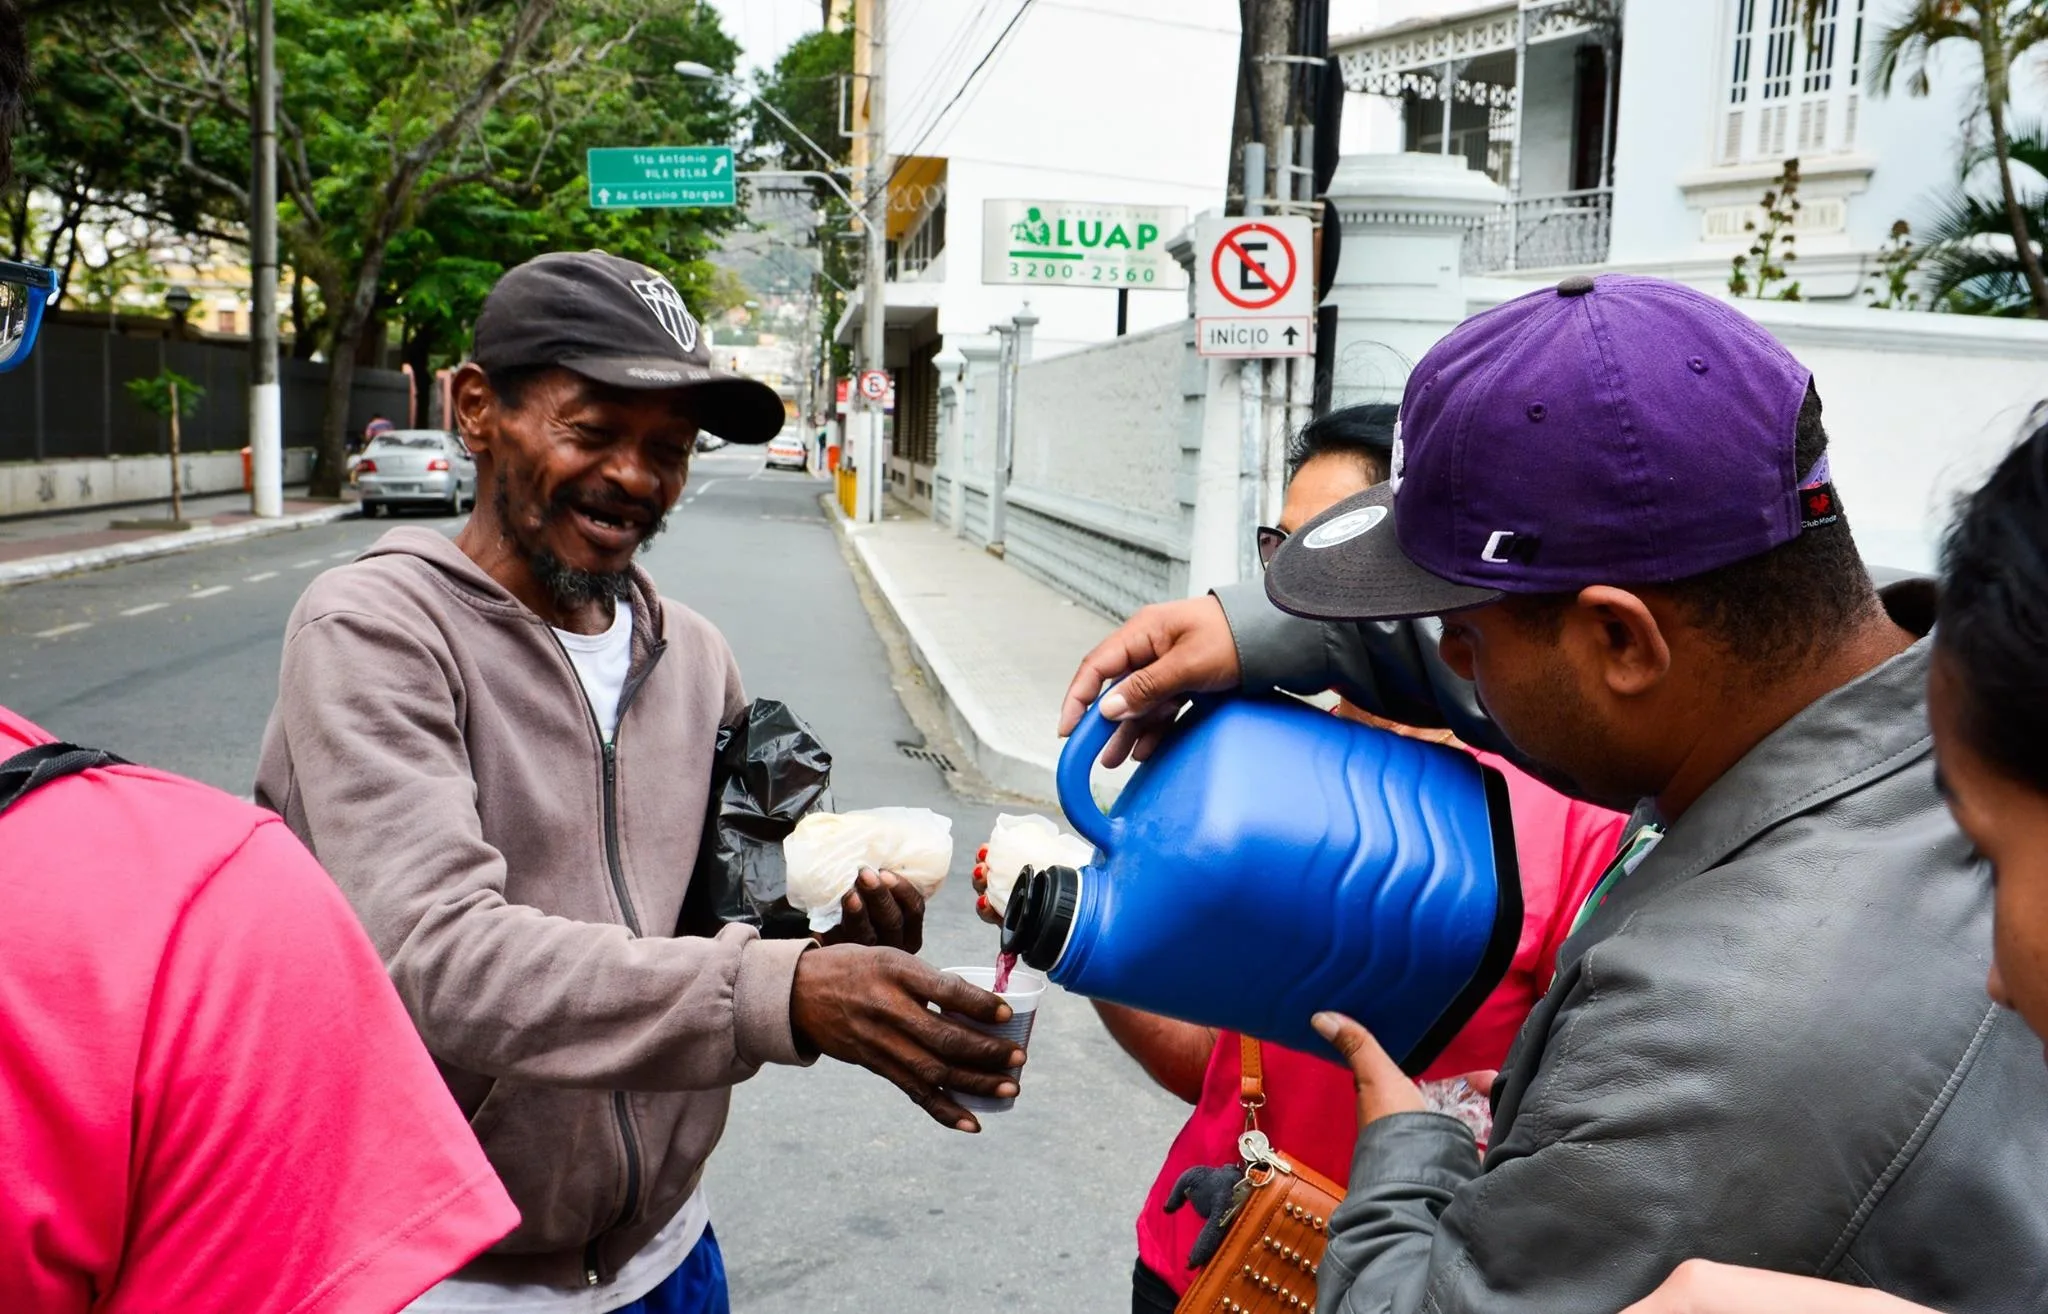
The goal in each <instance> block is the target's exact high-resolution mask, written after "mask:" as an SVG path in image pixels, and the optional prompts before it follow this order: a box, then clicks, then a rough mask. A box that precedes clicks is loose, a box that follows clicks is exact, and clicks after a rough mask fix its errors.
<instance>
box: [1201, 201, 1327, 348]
mask: <svg viewBox="0 0 2048 1314" xmlns="http://www.w3.org/2000/svg"><path fill="white" fill-rule="evenodd" d="M1197 238H1198V240H1197V243H1196V247H1195V250H1196V254H1197V261H1196V265H1195V271H1196V280H1197V281H1196V284H1195V346H1196V349H1197V350H1198V351H1199V352H1200V353H1201V354H1202V355H1204V356H1254V357H1256V356H1309V355H1313V354H1314V353H1315V340H1314V335H1313V333H1312V331H1311V325H1313V324H1314V322H1315V280H1314V278H1313V277H1311V276H1310V271H1309V270H1308V268H1307V266H1308V264H1309V262H1310V253H1311V252H1312V251H1313V250H1314V249H1315V247H1314V241H1315V237H1314V228H1313V226H1312V225H1311V224H1310V223H1309V221H1308V220H1307V219H1306V218H1303V217H1301V216H1299V215H1274V216H1270V217H1264V218H1256V219H1251V218H1237V219H1217V220H1211V221H1210V222H1208V223H1206V224H1204V225H1202V227H1201V229H1200V230H1199V232H1198V233H1197Z"/></svg>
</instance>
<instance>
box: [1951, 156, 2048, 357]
mask: <svg viewBox="0 0 2048 1314" xmlns="http://www.w3.org/2000/svg"><path fill="white" fill-rule="evenodd" d="M1990 155H1991V152H1990V151H1988V150H1985V151H1979V152H1977V153H1975V154H1973V155H1972V156H1971V157H1970V158H1968V159H1966V160H1965V161H1964V170H1963V173H1964V179H1963V181H1962V182H1961V183H1960V184H1959V185H1958V186H1957V189H1956V191H1955V193H1954V194H1953V195H1952V196H1950V197H1949V198H1948V199H1947V200H1946V201H1945V202H1943V203H1942V205H1941V207H1940V208H1939V209H1938V210H1937V211H1936V212H1935V215H1934V217H1933V219H1932V220H1931V221H1929V222H1928V223H1927V224H1925V225H1923V231H1924V233H1925V234H1926V241H1925V243H1924V245H1923V246H1922V248H1921V250H1922V257H1921V259H1922V267H1923V269H1924V270H1925V283H1926V286H1927V289H1928V292H1929V294H1930V297H1931V299H1932V302H1933V305H1934V308H1935V309H1939V310H1947V311H1953V312H1956V313H1958V314H1965V315H2000V316H2007V317H2015V316H2024V315H2030V314H2032V313H2034V299H2033V293H2032V291H2031V289H2029V287H2028V285H2027V276H2026V270H2025V269H2024V268H2023V267H2022V266H2021V264H2020V260H2019V255H2018V252H2017V251H2015V250H2014V248H2013V242H2012V227H2011V223H2010V220H2009V217H2008V214H2007V211H2006V207H2005V201H2004V198H2003V197H2002V196H2001V195H2000V194H1999V189H1998V188H1996V187H1992V188H1986V187H1984V186H1982V185H1981V184H1980V185H1976V186H1973V185H1972V184H1971V182H1970V177H1971V175H1974V174H1978V173H1980V172H1981V168H1982V166H1983V165H1984V164H1986V163H1988V162H1989V160H1990ZM2010 161H2011V163H2013V164H2017V165H2019V166H2020V167H2021V168H2023V169H2025V170H2027V171H2029V172H2031V173H2032V174H2033V175H2035V177H2034V182H2033V184H2032V186H2030V187H2028V188H2026V189H2025V190H2024V191H2023V192H2022V194H2021V195H2020V197H2019V200H2020V205H2021V214H2022V216H2023V218H2024V220H2025V222H2026V224H2027V230H2028V236H2029V238H2030V239H2032V240H2033V241H2034V242H2036V243H2041V242H2043V241H2044V240H2048V185H2044V184H2048V127H2044V126H2035V127H2033V128H2029V129H2026V130H2022V131H2019V132H2016V133H2015V134H2014V135H2013V137H2012V140H2011V142H2010Z"/></svg>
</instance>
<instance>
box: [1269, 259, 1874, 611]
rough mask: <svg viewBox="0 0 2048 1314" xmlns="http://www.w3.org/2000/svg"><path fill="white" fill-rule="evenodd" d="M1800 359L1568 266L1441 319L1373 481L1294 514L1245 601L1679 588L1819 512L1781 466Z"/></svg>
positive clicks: (1654, 295)
mask: <svg viewBox="0 0 2048 1314" xmlns="http://www.w3.org/2000/svg"><path fill="white" fill-rule="evenodd" d="M1810 381H1811V376H1810V375H1809V374H1808V372H1807V370H1806V367H1805V366H1803V365H1801V364H1800V363H1799V362H1798V361H1797V360H1795V359H1793V357H1792V354H1791V353H1790V352H1789V351H1787V350H1785V348H1784V347H1783V346H1782V345H1780V344H1779V343H1778V342H1777V341H1776V340H1775V339H1773V338H1772V337H1771V336H1770V334H1768V333H1766V332H1765V331H1764V330H1763V329H1762V328H1760V327H1759V326H1758V325H1757V324H1756V323H1755V322H1754V321H1752V320H1750V319H1749V318H1748V317H1746V316H1745V315H1743V313H1742V312H1741V311H1739V310H1737V309H1735V308H1734V307H1733V306H1730V305H1728V304H1726V303H1724V302H1722V301H1719V300H1717V299H1715V298H1713V297H1710V296H1707V295H1706V294H1704V293H1702V292H1697V291H1694V290H1693V289H1692V288H1689V287H1685V286H1682V285H1680V284H1677V283H1671V282H1666V281H1664V280H1661V279H1654V278H1641V277H1635V276H1631V275H1622V274H1602V275H1599V276H1597V277H1593V276H1589V275H1585V274H1575V275H1572V276H1570V277H1568V278H1566V279H1565V280H1564V281H1563V282H1561V283H1559V284H1558V285H1557V286H1556V287H1555V288H1547V289H1545V290H1543V291H1540V292H1532V293H1530V294H1529V295H1527V296H1523V297H1519V298H1517V299H1515V300H1513V301H1509V302H1507V303H1505V304H1503V305H1500V306H1496V307H1494V308H1493V309H1491V310H1488V311H1486V312H1484V313H1482V314H1479V315H1475V316H1473V317H1472V318H1471V319H1468V320H1466V321H1465V322H1464V323H1462V324H1460V325H1458V327H1456V328H1455V329H1452V330H1451V332H1450V333H1449V334H1448V335H1446V336H1445V337H1444V339H1443V340H1442V341H1441V342H1438V343H1437V344H1436V345H1435V346H1433V347H1431V348H1430V349H1429V352H1428V353H1427V354H1426V355H1424V356H1423V358H1422V360H1421V362H1420V363H1418V364H1417V365H1416V367H1415V373H1414V374H1413V375H1412V376H1411V377H1410V378H1409V380H1408V385H1407V388H1406V391H1405V393H1404V394H1403V397H1402V402H1401V422H1400V428H1399V430H1398V431H1397V434H1396V439H1395V443H1394V453H1393V463H1392V464H1393V476H1392V478H1391V479H1390V480H1389V481H1388V482H1387V483H1385V484H1382V485H1380V486H1379V487H1377V488H1373V489H1369V490H1367V491H1366V492H1363V493H1358V494H1354V495H1353V496H1352V497H1349V498H1347V499H1345V500H1344V501H1342V502H1339V503H1338V504H1337V505H1336V506H1334V507H1332V508H1330V509H1329V510H1328V511H1325V512H1324V513H1323V514H1322V515H1321V516H1319V517H1318V518H1316V519H1314V520H1311V521H1309V522H1308V523H1307V524H1306V525H1304V526H1302V527H1301V529H1300V530H1299V531H1297V532H1296V533H1295V535H1294V536H1293V537H1292V538H1291V539H1289V540H1288V541H1287V542H1286V543H1283V544H1282V545H1281V547H1280V550H1279V551H1278V552H1276V553H1275V554H1274V555H1273V560H1272V561H1271V562H1270V563H1269V564H1268V566H1267V569H1266V573H1265V582H1266V593H1267V595H1268V596H1269V597H1271V598H1272V600H1273V601H1274V602H1275V603H1276V604H1277V605H1278V606H1279V607H1280V608H1281V609H1282V610H1283V611H1288V612H1292V613H1294V614H1295V615H1298V616H1308V617H1313V618H1316V619H1321V620H1399V619H1402V618H1405V617H1411V616H1434V615H1441V614H1443V613H1445V612H1450V611H1457V610H1459V609H1461V608H1465V607H1475V606H1479V605H1482V604H1484V603H1488V602H1492V601H1495V600H1497V599H1499V598H1501V597H1503V596H1505V595H1508V594H1517V593H1519V594H1530V593H1561V592H1576V591H1577V590H1579V589H1581V588H1584V587H1585V586H1587V585H1589V584H1616V585H1622V586H1624V587H1625V586H1629V585H1644V584H1663V583H1669V582H1671V581H1674V580H1682V579H1690V578H1693V577H1694V576H1697V575H1702V574H1705V573H1706V572H1708V571H1711V570H1717V569H1720V568H1721V567H1723V566H1727V565H1732V564H1733V563H1735V562H1737V561H1743V560H1746V559H1748V558H1750V557H1754V556H1758V555H1760V554H1762V553H1764V552H1768V551H1770V550H1771V549H1772V548H1775V547H1778V546H1779V545H1781V544H1784V543H1789V542H1791V541H1792V540H1793V539H1795V538H1797V537H1798V536H1799V535H1800V534H1802V533H1804V532H1806V530H1808V529H1811V528H1814V527H1817V526H1820V525H1826V524H1832V523H1834V521H1835V519H1836V518H1837V517H1838V516H1839V514H1840V504H1839V501H1838V499H1837V498H1836V495H1835V490H1834V485H1833V483H1832V481H1831V479H1830V478H1829V475H1828V471H1827V462H1826V460H1825V458H1823V459H1822V460H1821V461H1820V462H1818V463H1817V464H1816V466H1815V468H1814V469H1811V470H1800V469H1797V468H1796V461H1797V455H1798V445H1799V444H1798V427H1799V412H1800V408H1801V407H1802V405H1803V404H1804V403H1805V401H1806V395H1807V389H1808V386H1809V384H1810Z"/></svg>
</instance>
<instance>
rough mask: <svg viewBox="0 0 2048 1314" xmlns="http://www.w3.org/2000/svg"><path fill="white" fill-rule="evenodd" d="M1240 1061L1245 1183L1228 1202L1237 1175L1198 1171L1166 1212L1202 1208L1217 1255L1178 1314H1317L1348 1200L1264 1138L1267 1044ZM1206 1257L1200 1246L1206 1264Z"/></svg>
mask: <svg viewBox="0 0 2048 1314" xmlns="http://www.w3.org/2000/svg"><path fill="white" fill-rule="evenodd" d="M1238 1053H1239V1057H1240V1063H1241V1074H1240V1077H1239V1080H1238V1101H1239V1103H1241V1104H1242V1105H1243V1106H1244V1134H1243V1135H1241V1136H1239V1137H1238V1138H1237V1152H1238V1158H1239V1160H1240V1171H1239V1172H1238V1174H1237V1178H1236V1181H1235V1182H1234V1183H1233V1184H1231V1185H1230V1187H1229V1194H1228V1196H1227V1197H1223V1195H1222V1187H1223V1185H1224V1183H1225V1182H1226V1181H1228V1180H1229V1175H1230V1170H1229V1169H1215V1168H1194V1169H1190V1170H1188V1172H1186V1173H1184V1174H1182V1176H1181V1180H1180V1181H1179V1182H1177V1183H1176V1184H1175V1185H1174V1189H1173V1195H1172V1197H1171V1198H1170V1199H1169V1200H1168V1204H1167V1207H1168V1209H1169V1210H1171V1209H1173V1208H1177V1207H1178V1205H1179V1203H1180V1202H1181V1201H1186V1200H1192V1201H1194V1203H1195V1205H1196V1208H1197V1210H1198V1212H1200V1213H1201V1214H1202V1215H1203V1216H1204V1217H1206V1218H1207V1219H1208V1220H1209V1223H1208V1226H1207V1227H1205V1228H1204V1229H1203V1234H1204V1241H1213V1243H1214V1245H1215V1254H1214V1255H1213V1256H1212V1257H1211V1258H1210V1259H1209V1261H1208V1263H1207V1264H1206V1265H1205V1266H1204V1267H1203V1269H1202V1275H1201V1276H1200V1277H1198V1278H1196V1279H1195V1285H1194V1286H1192V1287H1190V1288H1188V1293H1187V1295H1185V1296H1182V1297H1181V1300H1180V1304H1178V1305H1176V1306H1175V1307H1174V1310H1175V1314H1247V1312H1254V1311H1255V1312H1256V1314H1267V1312H1268V1311H1282V1310H1304V1309H1314V1308H1315V1305H1316V1275H1317V1272H1318V1271H1319V1270H1320V1268H1321V1267H1322V1262H1323V1251H1324V1249H1325V1248H1326V1247H1327V1246H1328V1245H1329V1241H1330V1215H1331V1213H1332V1212H1333V1211H1334V1210H1335V1209H1336V1208H1337V1206H1338V1204H1340V1203H1341V1202H1342V1201H1343V1199H1344V1190H1343V1188H1342V1187H1340V1186H1338V1185H1337V1184H1336V1183H1335V1182H1333V1181H1331V1180H1330V1179H1329V1178H1327V1177H1325V1176H1323V1175H1322V1174H1321V1173H1319V1172H1317V1171H1316V1170H1315V1169H1313V1168H1310V1167H1309V1166H1308V1165H1307V1164H1305V1163H1302V1162H1301V1161H1300V1160H1298V1159H1295V1158H1292V1157H1290V1156H1288V1155H1286V1154H1283V1153H1282V1152H1281V1151H1279V1150H1277V1149H1276V1148H1274V1146H1273V1144H1272V1142H1271V1141H1270V1140H1268V1139H1267V1137H1266V1134H1265V1133H1264V1132H1262V1131H1260V1130H1259V1110H1260V1109H1262V1108H1264V1107H1265V1105H1266V1087H1265V1076H1264V1069H1263V1065H1262V1064H1261V1063H1260V1061H1259V1042H1258V1041H1257V1040H1256V1039H1254V1038H1252V1037H1251V1036H1242V1037H1240V1038H1239V1051H1238ZM1205 1197H1221V1198H1205ZM1204 1206H1207V1207H1204ZM1201 1249H1202V1245H1201V1243H1198V1245H1197V1255H1199V1253H1200V1251H1201Z"/></svg>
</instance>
